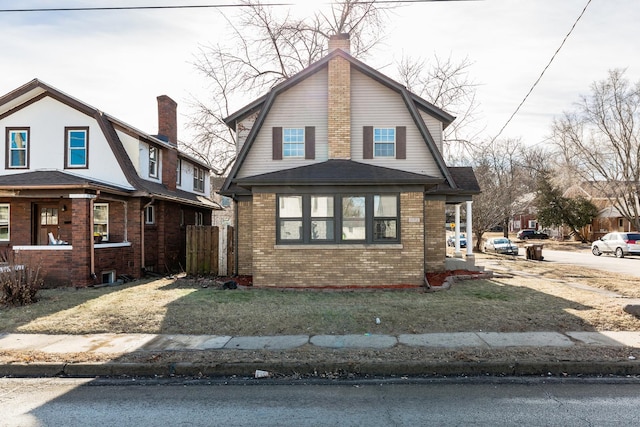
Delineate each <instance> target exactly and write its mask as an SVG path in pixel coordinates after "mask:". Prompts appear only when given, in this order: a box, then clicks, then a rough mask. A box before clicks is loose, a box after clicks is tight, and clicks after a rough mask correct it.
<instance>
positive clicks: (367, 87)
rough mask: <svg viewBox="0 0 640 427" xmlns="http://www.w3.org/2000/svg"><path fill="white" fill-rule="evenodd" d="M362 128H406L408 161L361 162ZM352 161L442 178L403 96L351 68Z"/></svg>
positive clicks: (387, 159)
mask: <svg viewBox="0 0 640 427" xmlns="http://www.w3.org/2000/svg"><path fill="white" fill-rule="evenodd" d="M364 126H373V127H396V126H406V127H407V158H406V159H403V160H402V159H398V160H396V159H389V158H384V159H366V160H365V159H363V154H362V132H363V131H362V128H363V127H364ZM429 130H430V131H431V130H432V128H431V127H430V128H429ZM434 130H435V129H434ZM351 158H352V159H353V160H355V161H358V162H362V163H368V164H372V165H376V166H383V167H388V168H394V169H400V170H403V171H407V172H413V173H419V174H424V175H431V176H436V177H442V173H441V172H440V170H439V169H438V166H437V164H436V162H435V161H434V159H433V157H432V156H431V153H430V151H429V148H428V147H427V145H426V143H425V141H424V139H423V138H422V135H420V132H419V130H418V127H417V126H416V124H415V123H414V121H413V119H412V118H411V114H410V113H409V110H408V109H407V106H406V104H405V103H404V101H403V100H402V96H401V95H400V94H399V93H397V92H395V91H393V90H391V89H389V88H388V87H386V86H384V85H382V84H381V83H378V82H377V81H375V80H372V79H371V78H369V77H367V76H366V75H364V74H362V73H360V72H358V71H356V70H354V69H353V68H352V69H351Z"/></svg>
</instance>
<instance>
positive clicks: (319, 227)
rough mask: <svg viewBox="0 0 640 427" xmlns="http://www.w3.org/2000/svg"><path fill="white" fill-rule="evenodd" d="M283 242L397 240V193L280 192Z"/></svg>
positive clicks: (279, 233)
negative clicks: (314, 193) (301, 193)
mask: <svg viewBox="0 0 640 427" xmlns="http://www.w3.org/2000/svg"><path fill="white" fill-rule="evenodd" d="M277 206H278V212H277V227H276V233H277V235H276V239H277V241H278V242H279V243H301V244H314V243H316V244H317V243H334V244H335V243H338V244H340V243H345V244H367V243H397V242H399V241H400V231H399V230H400V228H399V227H400V205H399V197H398V195H397V194H353V195H352V194H344V195H280V196H278V205H277Z"/></svg>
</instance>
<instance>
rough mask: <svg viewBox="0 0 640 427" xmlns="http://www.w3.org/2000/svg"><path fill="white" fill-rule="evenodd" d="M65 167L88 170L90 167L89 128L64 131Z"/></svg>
mask: <svg viewBox="0 0 640 427" xmlns="http://www.w3.org/2000/svg"><path fill="white" fill-rule="evenodd" d="M64 141H65V143H64V145H65V167H66V168H86V167H88V166H89V164H88V161H89V155H88V154H89V128H88V127H81V128H72V127H66V128H65V129H64Z"/></svg>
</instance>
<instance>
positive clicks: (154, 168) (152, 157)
mask: <svg viewBox="0 0 640 427" xmlns="http://www.w3.org/2000/svg"><path fill="white" fill-rule="evenodd" d="M149 176H150V177H151V178H157V177H158V148H157V147H149Z"/></svg>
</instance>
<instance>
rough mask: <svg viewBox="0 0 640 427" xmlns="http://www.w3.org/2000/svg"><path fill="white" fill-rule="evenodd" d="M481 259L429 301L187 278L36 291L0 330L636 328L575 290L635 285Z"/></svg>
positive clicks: (599, 297) (631, 291) (606, 302)
mask: <svg viewBox="0 0 640 427" xmlns="http://www.w3.org/2000/svg"><path fill="white" fill-rule="evenodd" d="M485 257H486V258H488V259H490V260H491V262H492V265H495V269H496V272H498V273H500V274H498V275H497V276H496V277H495V278H493V279H491V280H473V281H465V282H459V283H457V284H455V285H454V286H453V287H452V288H451V289H450V290H449V291H446V292H435V293H424V292H416V291H375V292H363V291H353V292H319V291H305V292H301V291H283V290H270V289H238V290H219V289H216V288H213V287H207V288H204V287H202V282H196V281H193V280H188V279H178V280H176V279H159V280H153V281H140V282H137V283H134V284H129V285H123V286H119V287H107V288H100V289H79V290H71V289H57V290H44V291H42V294H41V300H40V302H38V303H36V304H34V305H31V306H27V307H16V308H0V332H21V333H56V334H63V333H65V334H87V333H100V332H113V333H183V334H215V335H236V336H237V335H248V336H251V335H283V334H309V335H314V334H352V333H353V334H361V333H385V334H402V333H410V334H417V333H429V332H459V331H503V332H516V331H559V332H563V331H594V330H630V331H640V320H639V319H637V318H635V317H633V316H631V315H629V314H627V313H624V312H623V311H622V309H621V307H622V304H623V301H624V300H623V299H621V298H613V297H611V296H610V295H605V294H601V293H598V292H594V291H593V290H588V289H583V288H581V287H580V286H582V287H584V285H588V286H591V287H594V288H597V289H603V290H609V291H614V292H617V293H618V294H621V295H623V296H626V297H632V298H640V290H639V289H638V286H637V279H633V278H628V277H624V276H615V275H612V274H611V273H600V272H597V271H594V270H593V271H592V270H586V269H584V268H574V269H572V268H570V267H562V269H561V270H560V269H559V268H558V266H553V267H550V266H548V265H545V264H544V263H535V262H530V261H526V260H523V259H520V258H518V259H512V258H507V257H502V258H500V257H490V256H488V255H480V254H479V255H478V258H479V259H482V258H485ZM479 263H480V264H481V263H482V261H481V260H480V262H479ZM492 268H493V267H492ZM376 317H378V318H380V319H381V323H380V324H379V325H376V324H375V318H376Z"/></svg>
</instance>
